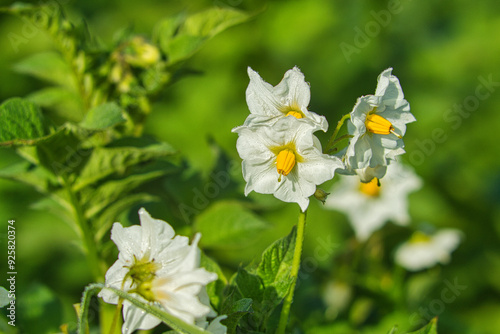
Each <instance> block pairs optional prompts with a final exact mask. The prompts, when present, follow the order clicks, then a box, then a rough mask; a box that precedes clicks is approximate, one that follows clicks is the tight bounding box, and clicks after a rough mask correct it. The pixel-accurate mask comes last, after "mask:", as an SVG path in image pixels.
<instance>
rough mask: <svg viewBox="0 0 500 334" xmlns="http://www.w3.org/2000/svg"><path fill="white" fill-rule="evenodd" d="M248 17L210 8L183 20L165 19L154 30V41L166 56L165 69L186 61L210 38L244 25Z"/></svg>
mask: <svg viewBox="0 0 500 334" xmlns="http://www.w3.org/2000/svg"><path fill="white" fill-rule="evenodd" d="M248 18H249V15H248V14H246V13H244V12H242V11H239V10H236V9H232V8H218V7H217V8H211V9H208V10H205V11H203V12H199V13H195V14H193V15H191V16H188V17H187V18H186V19H185V20H184V16H182V15H179V16H176V17H171V18H167V19H165V20H163V21H161V22H160V23H159V24H158V26H157V28H156V30H155V31H156V34H155V35H156V39H157V40H158V43H159V45H160V48H161V49H162V51H163V52H165V53H166V54H167V57H168V63H169V65H172V64H175V63H177V62H179V61H181V60H184V59H187V58H189V57H190V56H191V55H193V54H194V53H195V52H196V51H198V50H199V49H200V48H201V46H202V45H203V44H204V43H205V42H206V41H207V40H209V39H210V38H212V37H213V36H215V35H217V34H218V33H220V32H222V31H224V30H225V29H227V28H229V27H231V26H233V25H236V24H239V23H241V22H244V21H245V20H247V19H248Z"/></svg>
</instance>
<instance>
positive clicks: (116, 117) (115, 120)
mask: <svg viewBox="0 0 500 334" xmlns="http://www.w3.org/2000/svg"><path fill="white" fill-rule="evenodd" d="M123 122H125V118H124V117H123V111H122V109H121V108H120V107H119V106H118V105H117V104H116V103H114V102H108V103H104V104H101V105H100V106H97V107H95V108H92V109H90V110H89V111H88V112H87V115H85V118H84V119H83V121H82V122H81V123H80V126H81V127H83V128H86V129H92V130H103V129H106V128H109V127H112V126H115V125H116V124H119V123H123Z"/></svg>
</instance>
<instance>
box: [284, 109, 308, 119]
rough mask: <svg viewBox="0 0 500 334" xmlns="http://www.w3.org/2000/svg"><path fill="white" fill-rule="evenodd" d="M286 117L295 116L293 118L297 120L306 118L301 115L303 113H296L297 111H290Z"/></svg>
mask: <svg viewBox="0 0 500 334" xmlns="http://www.w3.org/2000/svg"><path fill="white" fill-rule="evenodd" d="M286 116H293V117H295V118H297V119H301V118H304V116H303V115H302V113H301V112H299V111H295V110H291V111H289V112H288V113H287V114H286Z"/></svg>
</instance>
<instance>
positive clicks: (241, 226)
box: [195, 201, 268, 249]
mask: <svg viewBox="0 0 500 334" xmlns="http://www.w3.org/2000/svg"><path fill="white" fill-rule="evenodd" d="M267 227H268V224H267V223H266V222H265V221H263V220H262V219H261V218H259V217H258V216H257V215H255V214H254V213H252V212H251V211H250V210H248V209H246V208H245V207H244V206H243V205H242V204H241V203H238V202H236V201H220V202H217V203H215V204H213V205H212V206H210V207H209V208H208V209H207V210H205V211H204V212H202V213H201V214H200V215H199V216H198V217H197V219H196V222H195V228H196V229H197V230H198V231H199V232H201V233H202V235H203V239H202V240H201V242H202V243H203V246H205V247H209V248H217V249H228V248H241V247H245V245H248V243H249V242H252V240H253V238H257V236H258V233H259V232H261V231H262V230H264V229H266V228H267Z"/></svg>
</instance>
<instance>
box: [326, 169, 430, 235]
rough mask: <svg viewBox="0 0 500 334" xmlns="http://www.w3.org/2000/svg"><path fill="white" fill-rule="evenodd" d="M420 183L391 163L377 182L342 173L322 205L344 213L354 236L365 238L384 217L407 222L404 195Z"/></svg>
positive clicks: (412, 190)
mask: <svg viewBox="0 0 500 334" xmlns="http://www.w3.org/2000/svg"><path fill="white" fill-rule="evenodd" d="M372 173H373V171H372ZM421 186H422V181H421V179H420V178H419V177H418V176H417V175H415V173H414V172H413V171H412V170H411V169H409V168H408V167H404V166H403V165H402V164H400V163H396V162H394V163H392V164H391V165H389V166H388V167H387V174H386V175H385V177H384V179H383V180H381V181H380V180H379V179H378V178H377V177H373V178H372V179H371V181H370V182H367V183H365V182H360V180H359V179H358V178H357V177H353V176H344V175H342V176H341V177H340V179H339V181H338V182H337V183H336V184H334V186H333V188H332V189H331V190H330V193H331V195H330V196H329V197H328V198H327V200H326V203H325V207H327V208H331V209H335V210H338V211H341V212H343V213H345V214H346V215H347V217H348V219H349V222H350V223H351V225H352V227H353V229H354V231H355V233H356V238H357V239H358V240H360V241H365V240H367V239H368V238H369V237H370V236H371V235H372V233H373V232H375V231H376V230H378V229H380V228H381V227H382V226H383V225H384V224H385V223H386V222H387V221H388V220H391V221H393V222H394V223H396V224H399V225H407V224H408V223H409V221H410V217H409V215H408V195H409V194H410V193H412V192H414V191H416V190H418V189H420V187H421Z"/></svg>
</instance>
